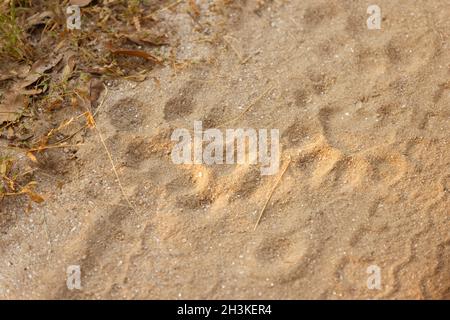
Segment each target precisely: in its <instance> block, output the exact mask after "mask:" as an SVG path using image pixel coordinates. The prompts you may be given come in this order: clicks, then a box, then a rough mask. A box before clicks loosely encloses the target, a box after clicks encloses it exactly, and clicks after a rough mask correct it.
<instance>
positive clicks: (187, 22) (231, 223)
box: [0, 0, 450, 299]
mask: <svg viewBox="0 0 450 320" xmlns="http://www.w3.org/2000/svg"><path fill="white" fill-rule="evenodd" d="M201 3H202V5H201V10H202V17H201V18H200V20H199V22H198V23H194V22H193V19H192V18H191V17H190V16H189V15H187V14H186V13H185V11H183V8H184V7H183V5H181V6H180V7H178V8H177V14H174V13H170V16H169V17H170V19H169V21H170V23H172V24H173V26H175V27H176V28H177V30H178V35H179V36H180V45H179V47H178V51H177V57H178V58H179V59H180V60H183V59H186V60H190V61H193V62H192V63H191V64H189V65H186V66H184V67H180V66H178V67H179V68H177V69H176V70H175V69H174V68H173V66H164V67H160V68H157V69H155V70H154V71H152V72H151V73H150V75H149V79H148V80H146V81H145V82H142V83H138V84H136V83H132V82H125V81H119V82H111V83H109V86H108V88H109V90H108V93H107V94H106V97H105V101H104V104H103V105H102V106H101V109H100V110H99V111H98V118H97V125H98V126H97V128H98V130H99V132H101V135H102V137H103V138H104V139H105V141H106V145H107V146H108V148H109V151H110V152H111V155H112V158H113V160H114V163H115V165H116V167H117V172H118V174H119V176H120V180H121V182H122V185H123V188H124V191H125V194H126V196H127V197H128V199H129V201H130V202H131V203H132V205H133V206H134V207H135V209H131V208H129V207H128V205H127V202H126V200H125V199H124V197H123V196H122V193H121V190H120V188H119V185H118V182H117V181H116V179H115V176H114V173H113V171H112V168H111V164H110V161H109V159H108V156H107V154H106V152H105V150H104V148H103V146H102V144H101V142H100V139H99V135H98V133H97V132H96V131H95V130H91V131H90V132H89V133H87V134H85V135H80V136H79V137H78V138H77V139H78V142H83V143H84V144H83V145H82V146H80V147H79V148H77V149H76V150H77V151H76V153H74V154H72V153H70V156H71V157H73V156H75V158H74V159H73V160H67V161H52V160H51V159H52V157H51V155H52V154H53V153H50V155H49V157H48V159H49V160H48V162H47V163H46V164H45V166H43V167H42V168H41V169H40V170H38V171H37V172H36V176H37V179H38V182H39V183H40V185H39V189H38V190H39V191H40V193H41V194H43V195H44V196H45V197H46V201H45V203H43V204H41V205H35V206H34V209H33V210H32V211H31V212H27V211H26V210H25V207H26V202H23V203H21V202H19V203H18V200H17V199H8V200H5V201H4V202H3V203H2V206H1V207H0V212H1V216H0V231H1V234H0V237H1V242H0V297H1V298H6V299H11V298H25V299H30V298H51V299H87V298H89V299H91V298H93V299H105V298H113V299H122V298H125V299H136V298H144V299H178V298H182V299H200V298H201V299H221V298H226V299H237V298H245V299H261V298H265V299H299V298H305V299H317V298H326V299H348V298H350V299H399V298H412V299H449V298H450V236H449V230H450V220H449V213H450V212H449V211H450V194H449V190H450V171H449V165H450V146H449V132H450V107H449V105H450V80H449V79H450V47H449V32H450V20H449V19H448V16H449V13H450V2H449V1H447V0H433V1H429V0H428V1H425V0H419V1H414V2H412V1H406V0H402V1H387V0H377V1H376V4H377V5H379V6H380V7H381V10H382V15H383V21H382V29H381V30H368V29H367V27H366V19H367V17H368V15H367V14H366V10H367V7H368V6H369V5H370V4H372V2H367V1H317V0H305V1H281V0H279V1H265V3H264V2H258V3H257V1H247V2H241V3H240V4H239V6H237V7H240V9H238V8H237V7H236V8H235V9H232V10H230V12H227V18H226V19H225V20H224V21H219V20H220V18H219V17H218V16H216V15H215V14H213V13H211V10H210V9H209V8H208V5H207V3H206V1H201ZM166 14H168V15H169V13H166ZM209 23H210V24H209ZM206 26H207V27H208V28H209V30H206V31H205V30H203V32H199V31H198V29H199V28H200V29H202V28H206ZM208 28H206V29H208ZM219 29H220V33H221V34H222V35H225V37H223V36H220V37H219V40H220V41H219V42H218V44H217V43H216V42H213V43H211V42H210V41H209V40H211V38H212V36H211V35H214V34H219ZM266 90H269V91H268V92H267V94H266V95H264V96H262V98H261V99H259V100H257V98H258V97H260V96H261V94H262V93H264V92H265V91H266ZM254 101H256V103H255V104H254V105H253V106H252V108H251V109H250V110H249V111H248V112H246V113H245V114H243V115H242V116H240V117H239V118H238V119H237V120H236V121H234V122H233V123H229V124H227V127H228V128H246V127H251V128H278V129H279V130H280V133H281V135H282V137H281V144H282V159H283V162H282V164H281V166H284V165H286V161H287V159H288V157H290V159H291V162H290V163H289V167H288V169H287V170H286V172H285V174H284V175H283V177H282V179H281V180H280V182H279V184H278V185H277V187H276V189H275V191H274V193H273V195H272V198H271V200H270V201H269V203H268V205H267V208H266V210H265V212H264V216H263V218H262V220H261V222H260V224H259V226H258V228H257V229H256V230H255V231H254V230H253V228H254V225H255V222H256V220H257V218H258V215H259V212H260V210H261V209H262V207H263V205H264V202H265V201H266V199H267V197H268V195H269V191H270V189H271V188H272V186H273V184H274V183H275V181H276V179H277V176H260V172H259V169H258V168H257V166H245V165H213V166H206V165H174V164H173V163H172V161H171V158H170V151H171V146H172V144H171V141H170V134H171V132H172V130H173V129H175V128H192V125H193V122H194V120H202V121H204V123H207V124H208V125H209V126H210V127H217V126H220V125H221V124H223V123H226V122H227V121H228V120H229V119H233V118H235V117H237V116H238V115H240V114H241V113H242V111H243V110H244V109H245V108H246V106H248V105H249V104H250V103H252V102H254ZM53 152H54V154H55V157H58V156H59V157H61V153H62V154H65V156H66V158H68V157H69V155H67V154H66V153H64V152H63V151H60V150H59V151H53ZM57 186H61V187H60V188H58V187H57ZM23 201H25V200H23ZM69 265H80V267H81V272H82V277H81V281H82V290H69V289H68V288H67V286H66V268H67V266H69ZM371 265H376V266H379V267H380V270H381V288H380V290H369V289H368V287H367V284H366V283H367V278H368V276H369V275H368V274H367V273H366V270H367V268H368V267H369V266H371Z"/></svg>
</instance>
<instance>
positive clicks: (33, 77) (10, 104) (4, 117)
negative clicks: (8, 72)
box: [0, 55, 63, 124]
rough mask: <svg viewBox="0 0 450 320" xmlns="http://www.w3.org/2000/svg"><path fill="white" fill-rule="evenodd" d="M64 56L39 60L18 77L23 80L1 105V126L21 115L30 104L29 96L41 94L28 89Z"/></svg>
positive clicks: (16, 84)
mask: <svg viewBox="0 0 450 320" xmlns="http://www.w3.org/2000/svg"><path fill="white" fill-rule="evenodd" d="M62 57H63V56H62V55H54V56H52V57H50V58H48V59H46V60H38V61H36V62H35V63H34V64H33V65H32V66H31V69H30V70H29V71H28V72H27V73H26V74H25V75H18V76H19V77H20V78H21V80H19V81H17V82H16V83H14V84H13V85H12V87H11V88H9V90H8V93H7V94H6V95H5V98H4V99H3V101H2V103H1V104H0V124H1V123H3V122H13V121H15V120H16V119H17V118H18V117H19V116H20V114H21V111H22V110H21V109H23V108H25V107H26V106H27V103H28V96H30V95H36V94H40V93H41V92H42V90H40V89H27V87H28V86H30V85H31V84H33V83H35V82H36V81H37V80H39V79H40V78H41V77H42V76H43V75H44V73H45V72H46V71H48V70H49V69H51V68H53V67H54V66H56V65H57V64H58V63H59V62H60V61H61V59H62Z"/></svg>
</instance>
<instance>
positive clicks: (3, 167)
mask: <svg viewBox="0 0 450 320" xmlns="http://www.w3.org/2000/svg"><path fill="white" fill-rule="evenodd" d="M13 164H14V163H13V161H12V160H11V159H5V158H0V200H1V199H3V197H5V196H17V195H23V194H26V195H27V196H28V197H29V198H30V200H31V201H33V202H36V203H42V202H44V201H45V200H44V198H43V197H42V196H41V195H39V194H38V193H37V192H35V190H34V189H35V187H36V185H37V183H36V182H35V181H31V182H28V183H27V184H26V185H25V186H24V187H21V186H20V185H19V183H18V182H17V177H18V176H17V174H15V173H13Z"/></svg>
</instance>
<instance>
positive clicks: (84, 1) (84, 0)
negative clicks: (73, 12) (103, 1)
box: [69, 0, 92, 7]
mask: <svg viewBox="0 0 450 320" xmlns="http://www.w3.org/2000/svg"><path fill="white" fill-rule="evenodd" d="M69 2H70V4H71V5H76V6H80V7H85V6H87V5H88V4H89V3H91V2H92V0H70V1H69Z"/></svg>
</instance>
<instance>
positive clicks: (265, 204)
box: [253, 157, 291, 231]
mask: <svg viewBox="0 0 450 320" xmlns="http://www.w3.org/2000/svg"><path fill="white" fill-rule="evenodd" d="M290 164H291V157H289V160H288V162H287V164H286V166H285V167H284V169H283V171H282V172H281V174H280V175H279V176H278V179H277V181H275V183H274V185H273V187H272V190H270V193H269V197H268V198H267V200H266V202H265V203H264V206H263V207H262V209H261V212H260V213H259V217H258V220H257V221H256V224H255V227H254V228H253V231H255V230H256V228H257V227H258V225H259V222H260V221H261V218H262V216H263V214H264V211H265V210H266V207H267V205H268V204H269V201H270V199H271V198H272V195H273V193H274V191H275V189H276V187H277V186H278V184H279V183H280V181H281V178H283V175H284V173H285V172H286V170H287V169H288V168H289V165H290Z"/></svg>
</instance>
